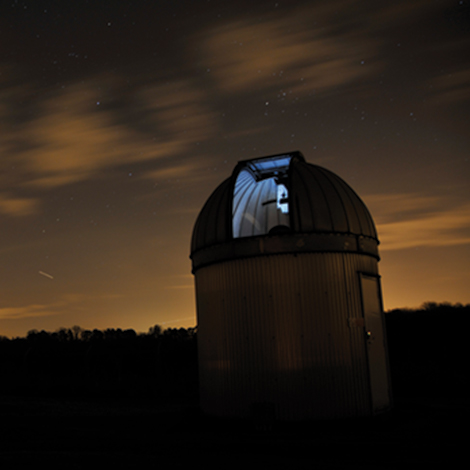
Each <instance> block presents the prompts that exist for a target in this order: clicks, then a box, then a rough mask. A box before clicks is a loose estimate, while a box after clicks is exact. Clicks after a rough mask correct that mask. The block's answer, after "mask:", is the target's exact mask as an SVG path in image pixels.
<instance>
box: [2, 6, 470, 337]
mask: <svg viewBox="0 0 470 470" xmlns="http://www.w3.org/2000/svg"><path fill="white" fill-rule="evenodd" d="M68 5H70V6H68ZM469 11H470V7H469V1H468V0H463V1H459V0H456V1H454V0H452V1H451V0H449V1H445V0H442V1H439V0H437V1H429V0H423V1H421V0H414V1H412V2H410V1H409V0H403V1H400V0H397V1H390V2H377V1H375V0H370V1H367V0H361V1H354V0H345V1H334V0H323V1H304V2H303V1H298V2H296V1H257V2H254V1H215V0H213V1H207V2H206V1H197V2H196V1H174V0H173V1H143V0H141V1H139V0H137V1H121V0H113V1H111V0H110V1H106V0H101V1H93V2H92V1H89V2H87V1H84V0H83V1H80V0H78V1H74V2H62V1H40V2H38V1H36V0H31V1H12V2H2V4H1V6H0V125H1V127H0V129H1V133H0V183H1V184H0V221H1V227H2V230H1V231H0V242H1V245H0V263H1V269H0V334H3V335H9V336H11V335H12V336H16V335H24V334H26V332H27V331H28V330H30V329H32V328H37V329H46V330H55V329H57V328H59V327H61V326H65V327H70V326H72V325H75V324H77V325H80V326H82V327H83V328H107V327H111V328H118V327H119V328H134V329H135V330H137V331H147V329H148V328H149V326H151V325H154V324H156V323H159V324H161V325H163V326H164V327H177V326H192V325H194V324H195V322H196V320H195V308H194V289H193V280H192V276H191V274H190V261H189V258H188V255H189V241H190V237H191V231H192V226H193V224H194V221H195V218H196V216H197V214H198V212H199V210H200V209H201V207H202V205H203V203H204V202H205V200H206V199H207V198H208V196H209V195H210V193H211V192H212V190H213V189H215V187H216V186H217V185H218V184H219V183H220V182H221V181H222V180H223V179H225V178H226V177H228V176H229V174H230V172H231V171H232V169H233V167H234V166H235V164H236V162H237V161H238V160H243V159H247V158H252V157H258V156H264V155H270V154H276V153H280V152H283V151H290V150H300V151H302V152H303V154H304V155H305V157H306V159H307V160H308V161H309V162H311V163H315V164H318V165H321V166H324V167H326V168H328V169H330V170H332V171H333V172H335V173H337V174H338V175H339V176H341V177H342V178H343V179H344V180H345V181H347V182H348V183H349V184H350V185H351V186H352V187H353V188H354V189H355V191H356V192H357V193H358V194H359V195H360V196H361V197H362V199H363V200H364V201H365V203H366V204H367V205H368V207H369V209H370V210H371V212H372V215H373V217H374V219H375V221H376V224H377V227H378V231H379V236H380V240H381V245H380V252H381V256H382V261H381V262H380V264H379V267H380V271H381V274H382V285H383V293H384V303H385V308H386V309H389V308H395V307H403V306H410V307H413V306H418V305H420V304H421V303H422V302H424V301H438V302H440V301H450V302H462V303H468V302H470V289H469V288H468V286H469V281H470V267H469V265H470V263H469V261H470V256H469V245H470V191H469V184H468V181H469V176H470V171H469V166H470V163H469V140H470V136H469V135H470V134H469V132H468V127H469V114H470V111H469V110H470V106H469V105H470V63H469V57H470V54H469V45H470V40H469V38H470V35H469V33H470V15H469Z"/></svg>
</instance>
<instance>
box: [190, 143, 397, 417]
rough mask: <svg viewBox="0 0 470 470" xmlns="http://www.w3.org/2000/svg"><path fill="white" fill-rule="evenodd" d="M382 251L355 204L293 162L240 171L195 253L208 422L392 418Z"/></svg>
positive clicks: (212, 201)
mask: <svg viewBox="0 0 470 470" xmlns="http://www.w3.org/2000/svg"><path fill="white" fill-rule="evenodd" d="M378 244H379V241H378V239H377V232H376V230H375V226H374V222H373V220H372V217H371V215H370V214H369V211H368V210H367V208H366V206H365V205H364V203H363V202H362V201H361V199H360V198H359V197H358V196H357V194H356V193H355V192H354V191H353V190H352V189H351V188H350V186H348V185H347V184H346V183H345V182H344V181H343V180H342V179H341V178H339V177H338V176H337V175H335V174H334V173H332V172H330V171H328V170H326V169H324V168H321V167H319V166H316V165H312V164H310V163H307V162H306V161H305V159H304V157H303V156H302V154H301V153H300V152H291V153H285V154H280V155H274V156H269V157H263V158H256V159H253V160H246V161H241V162H239V163H238V165H237V166H236V167H235V169H234V171H233V173H232V175H231V176H230V177H229V178H228V179H226V180H225V181H223V182H222V183H221V184H220V185H219V186H218V187H217V188H216V189H215V191H214V192H213V193H212V195H211V196H210V197H209V199H208V200H207V202H206V204H205V205H204V207H203V208H202V210H201V212H200V214H199V216H198V218H197V221H196V224H195V226H194V231H193V236H192V242H191V259H192V269H193V273H194V276H195V284H196V305H197V318H198V354H199V378H200V399H201V403H200V404H201V408H202V410H203V412H205V413H208V414H211V415H215V416H220V417H238V418H249V417H255V418H256V416H257V415H259V414H260V413H261V414H263V415H265V416H266V415H270V418H272V419H277V420H290V421H293V420H306V419H318V418H346V417H359V416H371V415H374V414H377V413H380V412H383V411H386V410H388V409H389V408H390V406H391V392H390V381H389V370H388V358H387V348H386V342H385V331H384V321H383V310H382V297H381V288H380V277H379V274H378V260H379V255H378V248H377V246H378Z"/></svg>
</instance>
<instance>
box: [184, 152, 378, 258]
mask: <svg viewBox="0 0 470 470" xmlns="http://www.w3.org/2000/svg"><path fill="white" fill-rule="evenodd" d="M281 233H282V234H284V235H285V236H287V235H290V236H291V237H292V236H296V235H299V234H311V235H313V234H315V235H318V237H320V235H321V236H322V237H323V239H324V237H325V236H327V235H344V236H351V237H353V238H354V239H355V240H356V239H357V240H356V242H357V243H356V246H357V247H358V248H357V249H358V250H360V248H359V246H360V243H359V238H361V239H364V237H365V238H367V239H369V241H370V243H372V245H374V246H375V248H371V249H370V250H369V251H371V250H372V252H373V253H376V246H377V244H378V239H377V232H376V230H375V225H374V222H373V220H372V217H371V215H370V213H369V211H368V210H367V207H366V206H365V204H364V203H363V202H362V200H361V199H360V198H359V196H358V195H357V194H356V193H355V192H354V191H353V190H352V189H351V187H350V186H349V185H348V184H346V183H345V182H344V181H343V180H342V179H341V178H340V177H339V176H337V175H335V174H334V173H332V172H331V171H328V170H326V169H324V168H321V167H319V166H317V165H313V164H310V163H307V162H306V161H305V159H304V157H303V155H302V154H301V153H300V152H290V153H287V154H279V155H274V156H271V157H263V158H257V159H253V160H246V161H241V162H239V164H238V165H237V166H236V167H235V169H234V171H233V173H232V175H231V177H230V178H228V179H226V180H225V181H224V182H223V183H222V184H220V185H219V186H218V188H217V189H216V190H215V191H214V192H213V193H212V195H211V196H210V197H209V199H208V201H207V202H206V204H205V205H204V207H203V209H202V211H201V213H200V214H199V217H198V219H197V221H196V224H195V226H194V231H193V237H192V243H191V254H193V253H195V252H196V251H199V250H202V249H204V248H209V247H211V246H215V245H221V244H227V243H235V242H237V243H245V240H246V239H254V238H256V239H258V238H259V237H260V236H261V237H268V238H269V237H271V236H274V235H275V234H277V235H279V234H281ZM318 237H317V239H318V240H319V239H320V238H318ZM358 237H359V238H358ZM370 243H369V245H370ZM245 245H246V243H245ZM372 245H370V246H372ZM328 250H330V249H329V248H327V251H328ZM330 251H331V250H330ZM366 251H367V250H366ZM374 256H375V255H374Z"/></svg>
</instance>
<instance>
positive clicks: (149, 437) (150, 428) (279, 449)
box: [0, 398, 469, 469]
mask: <svg viewBox="0 0 470 470" xmlns="http://www.w3.org/2000/svg"><path fill="white" fill-rule="evenodd" d="M1 415H2V416H1V444H0V468H2V469H6V468H15V469H20V468H31V467H32V466H33V465H34V466H35V467H36V468H37V466H39V467H41V466H43V465H44V468H77V469H79V468H98V467H102V468H103V466H106V468H130V467H131V466H133V467H137V468H147V467H148V466H152V467H153V468H157V467H158V466H159V465H165V467H164V468H167V466H169V467H170V468H171V467H173V466H178V465H181V466H183V465H184V466H186V465H199V464H202V465H210V466H211V467H213V466H216V465H217V466H219V465H223V466H224V467H226V466H229V467H232V466H233V465H240V464H241V465H247V464H255V465H257V466H259V465H263V468H265V467H266V466H269V467H271V466H274V465H278V466H281V465H282V466H284V465H286V466H289V467H291V468H300V466H301V467H305V468H319V469H340V468H352V469H356V468H357V469H359V468H360V469H372V468H379V469H392V468H436V465H439V466H442V467H444V468H450V467H449V465H451V466H453V464H457V463H458V462H459V459H460V458H462V457H463V456H464V453H465V449H466V448H467V440H468V439H467V438H468V431H467V427H466V425H467V423H468V418H469V412H468V409H467V410H463V409H462V408H452V407H442V406H429V405H428V406H425V405H418V404H408V405H400V406H397V407H396V408H395V410H394V411H393V413H391V414H390V415H388V416H382V417H380V418H375V419H365V420H351V421H330V422H311V423H302V424H297V425H293V424H292V425H288V426H287V425H277V426H275V427H274V428H273V429H271V430H262V429H256V428H255V427H254V426H253V425H252V423H250V422H244V423H241V422H228V421H223V420H215V419H209V418H207V417H203V416H200V414H199V412H198V409H197V407H196V406H190V405H187V404H180V405H172V406H160V407H159V406H157V405H155V406H152V405H150V404H142V405H137V404H133V405H130V404H123V403H120V404H118V403H116V404H113V405H104V404H94V403H86V402H67V401H60V400H39V399H13V398H3V399H2V400H1Z"/></svg>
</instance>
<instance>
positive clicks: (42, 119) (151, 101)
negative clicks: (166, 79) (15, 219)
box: [0, 76, 215, 213]
mask: <svg viewBox="0 0 470 470" xmlns="http://www.w3.org/2000/svg"><path fill="white" fill-rule="evenodd" d="M120 86H121V85H120V83H119V80H118V79H117V78H114V77H108V76H106V77H104V78H103V77H95V78H92V79H90V80H89V81H87V82H86V83H72V84H69V85H68V86H67V87H65V88H64V89H63V90H61V92H60V93H58V94H54V95H48V96H47V98H43V99H37V102H36V104H35V108H34V109H35V114H34V117H32V118H29V119H28V120H27V121H24V122H22V123H21V125H17V126H15V127H12V128H11V129H10V132H8V133H7V135H3V136H1V137H0V148H1V149H2V151H3V153H5V154H6V155H8V157H7V158H8V162H9V165H8V167H9V175H8V176H9V178H8V180H9V181H10V182H11V181H13V179H14V183H12V184H11V186H12V191H11V192H12V193H14V192H15V191H16V190H17V189H18V188H23V189H24V188H26V189H28V190H36V189H50V188H54V187H59V186H64V185H67V184H71V183H75V182H78V181H83V180H86V179H89V178H92V177H94V176H96V175H97V174H100V173H101V174H103V172H104V171H105V170H106V169H109V168H112V167H117V166H120V165H125V164H130V163H139V162H144V161H152V160H158V159H161V158H164V157H171V156H174V155H177V154H183V153H184V152H185V151H187V150H188V147H189V146H190V145H192V144H193V143H194V142H198V141H203V140H205V139H207V138H209V136H211V135H212V133H213V132H214V129H215V126H214V125H213V123H212V117H213V113H212V112H211V111H210V110H209V109H208V108H207V106H206V105H205V97H204V95H203V94H202V93H201V92H199V91H198V90H197V89H195V88H194V87H193V86H192V84H191V82H190V81H188V80H175V81H172V82H171V83H155V84H153V85H148V86H146V87H144V88H137V89H134V90H131V91H129V90H126V92H127V94H128V96H127V97H126V100H127V103H126V104H123V103H119V104H116V103H115V102H114V101H116V100H119V96H120V94H122V93H124V92H123V91H122V93H120V92H121V90H120ZM101 88H104V89H106V90H112V93H114V94H115V95H113V97H112V98H110V97H109V96H108V95H105V98H103V95H102V94H101V93H100V90H101ZM0 98H1V97H0ZM107 99H108V101H109V103H108V102H107V101H106V100H107ZM113 100H114V101H113ZM0 101H1V100H0ZM2 104H3V105H4V107H5V106H6V107H7V109H6V110H5V109H2V116H0V119H1V121H3V122H6V123H9V122H10V121H11V115H12V113H13V112H14V111H13V109H12V106H13V105H12V104H11V103H10V102H8V100H6V99H5V100H3V102H2ZM10 168H14V169H15V171H14V172H13V171H12V170H10ZM13 173H14V174H13ZM8 180H7V181H8ZM2 201H3V204H1V203H0V210H2V211H3V212H8V211H16V212H21V210H20V209H21V208H22V210H23V212H24V213H26V212H27V210H28V207H29V208H30V209H32V208H33V201H32V200H31V201H30V205H29V206H28V205H27V200H26V199H22V198H20V197H19V196H18V195H16V194H11V199H9V200H8V198H7V196H6V195H4V197H3V198H2Z"/></svg>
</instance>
